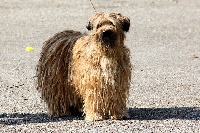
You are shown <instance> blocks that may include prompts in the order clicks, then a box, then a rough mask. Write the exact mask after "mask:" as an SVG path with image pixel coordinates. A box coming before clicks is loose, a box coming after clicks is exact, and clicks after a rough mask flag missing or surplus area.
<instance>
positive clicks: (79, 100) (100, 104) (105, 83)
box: [36, 12, 131, 120]
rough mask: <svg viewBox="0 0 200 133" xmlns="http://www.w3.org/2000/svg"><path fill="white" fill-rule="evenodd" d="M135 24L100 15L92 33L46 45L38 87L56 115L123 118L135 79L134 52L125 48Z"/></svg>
mask: <svg viewBox="0 0 200 133" xmlns="http://www.w3.org/2000/svg"><path fill="white" fill-rule="evenodd" d="M129 26H130V20H129V19H128V18H127V17H125V16H122V15H121V14H119V13H103V12H100V13H96V14H95V15H94V16H93V17H91V19H90V21H89V24H88V26H87V28H88V30H92V32H91V34H90V35H85V34H81V33H80V32H75V31H63V32H61V33H58V34H56V35H55V36H54V37H52V38H51V39H49V40H48V41H46V42H45V44H44V47H43V49H42V52H41V57H40V60H39V63H38V65H37V73H36V74H37V77H38V80H37V89H38V90H39V92H41V94H42V99H44V101H45V102H46V103H47V105H48V109H49V113H50V114H51V115H53V116H69V115H72V114H73V113H74V111H76V112H80V111H83V112H84V114H85V115H86V118H85V119H86V120H103V119H107V118H111V119H121V118H122V117H123V116H127V113H126V101H127V98H128V94H129V88H130V80H131V63H130V51H129V49H128V48H126V47H125V46H124V39H125V33H124V32H127V31H128V30H129Z"/></svg>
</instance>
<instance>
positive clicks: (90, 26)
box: [86, 22, 93, 30]
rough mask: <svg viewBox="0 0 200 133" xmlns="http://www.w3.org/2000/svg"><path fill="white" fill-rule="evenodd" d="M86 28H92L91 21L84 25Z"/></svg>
mask: <svg viewBox="0 0 200 133" xmlns="http://www.w3.org/2000/svg"><path fill="white" fill-rule="evenodd" d="M86 28H87V29H88V30H92V29H93V26H92V24H91V22H88V25H86Z"/></svg>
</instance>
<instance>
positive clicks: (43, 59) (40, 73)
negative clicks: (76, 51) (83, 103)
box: [36, 30, 83, 115]
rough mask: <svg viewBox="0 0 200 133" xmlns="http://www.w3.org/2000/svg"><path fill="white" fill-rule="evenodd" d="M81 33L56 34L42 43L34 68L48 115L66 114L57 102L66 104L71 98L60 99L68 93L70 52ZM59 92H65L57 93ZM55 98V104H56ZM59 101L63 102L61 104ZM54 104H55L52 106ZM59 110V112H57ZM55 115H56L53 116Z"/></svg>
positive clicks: (70, 31)
mask: <svg viewBox="0 0 200 133" xmlns="http://www.w3.org/2000/svg"><path fill="white" fill-rule="evenodd" d="M82 36H83V34H82V33H81V32H77V31H73V30H66V31H63V32H60V33H57V34H56V35H54V36H53V37H52V38H50V39H49V40H47V41H46V42H44V46H43V48H42V52H41V56H40V59H39V62H38V65H37V67H36V76H37V90H38V91H39V92H41V94H42V99H43V100H44V101H45V102H47V103H48V108H49V110H50V112H49V113H50V114H54V115H61V114H67V112H66V111H67V110H66V106H67V105H61V104H57V102H60V103H64V104H67V103H69V102H67V101H66V100H68V99H71V98H66V97H61V96H68V95H63V94H62V93H63V92H66V93H67V91H69V92H70V90H69V89H70V87H69V86H68V82H67V81H68V80H70V79H66V78H67V77H69V70H70V69H69V68H68V67H70V65H69V64H70V62H71V55H72V54H71V51H72V49H73V46H74V44H75V42H76V41H77V39H79V38H80V37H82ZM61 90H66V91H63V92H59V91H61ZM53 97H54V98H53ZM56 97H57V100H58V101H57V102H56ZM60 100H64V101H63V102H61V101H60ZM54 103H55V104H54ZM50 108H51V109H50ZM56 110H60V111H61V112H57V111H56ZM55 113H56V114H55Z"/></svg>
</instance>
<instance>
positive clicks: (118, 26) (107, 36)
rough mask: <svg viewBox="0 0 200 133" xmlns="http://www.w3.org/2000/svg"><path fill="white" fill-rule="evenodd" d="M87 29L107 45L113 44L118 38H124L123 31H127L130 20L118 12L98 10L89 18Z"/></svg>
mask: <svg viewBox="0 0 200 133" xmlns="http://www.w3.org/2000/svg"><path fill="white" fill-rule="evenodd" d="M86 27H87V29H88V30H92V34H96V35H98V39H99V40H100V41H101V42H102V43H104V44H107V45H108V46H111V47H112V46H113V45H114V44H115V43H116V42H117V40H118V39H120V40H121V39H124V36H125V35H124V32H128V31H129V27H130V20H129V18H128V17H126V16H122V15H121V14H120V13H104V12H99V13H96V14H95V15H94V16H92V17H91V18H90V21H89V23H88V25H87V26H86Z"/></svg>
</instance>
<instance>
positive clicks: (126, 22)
mask: <svg viewBox="0 0 200 133" xmlns="http://www.w3.org/2000/svg"><path fill="white" fill-rule="evenodd" d="M129 27H130V19H129V18H128V17H123V21H122V30H123V31H125V32H128V31H129Z"/></svg>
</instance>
